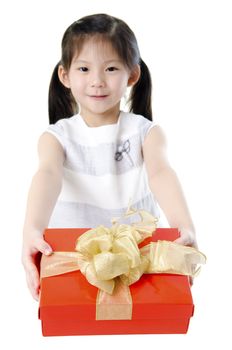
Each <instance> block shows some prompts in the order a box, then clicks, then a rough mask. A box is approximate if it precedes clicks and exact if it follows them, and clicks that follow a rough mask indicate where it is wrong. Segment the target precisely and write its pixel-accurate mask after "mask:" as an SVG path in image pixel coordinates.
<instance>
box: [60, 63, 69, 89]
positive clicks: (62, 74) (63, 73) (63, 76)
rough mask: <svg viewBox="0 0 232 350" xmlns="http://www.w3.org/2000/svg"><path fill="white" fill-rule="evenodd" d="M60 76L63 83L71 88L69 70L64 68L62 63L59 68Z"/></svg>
mask: <svg viewBox="0 0 232 350" xmlns="http://www.w3.org/2000/svg"><path fill="white" fill-rule="evenodd" d="M58 77H59V79H60V81H61V83H62V84H63V85H64V86H65V87H66V88H68V89H69V88H70V82H69V77H68V73H67V71H66V70H65V69H64V67H63V66H62V65H59V68H58Z"/></svg>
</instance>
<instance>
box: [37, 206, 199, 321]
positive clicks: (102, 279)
mask: <svg viewBox="0 0 232 350" xmlns="http://www.w3.org/2000/svg"><path fill="white" fill-rule="evenodd" d="M136 213H137V214H139V215H140V217H141V221H140V222H137V223H133V224H131V225H126V224H118V222H117V220H116V219H114V220H113V222H114V224H113V226H112V227H111V228H106V227H104V226H102V225H101V226H98V227H96V228H94V229H91V230H88V231H87V232H85V233H84V234H82V235H81V236H80V237H79V238H78V239H77V243H76V247H75V250H76V251H75V252H54V253H53V254H52V255H51V256H44V255H43V256H42V261H41V277H49V276H54V275H59V274H63V273H67V272H70V271H75V270H80V271H81V273H82V274H84V275H85V277H86V279H87V280H88V282H89V283H90V284H92V285H94V286H96V287H97V288H99V290H100V291H102V293H100V294H99V295H98V298H97V299H98V300H97V304H99V303H100V304H102V303H103V304H104V303H106V304H107V303H108V304H110V301H109V300H111V299H109V297H107V295H105V293H107V294H108V295H109V294H110V295H112V294H114V297H115V308H116V309H117V310H118V305H117V303H118V304H119V300H121V299H123V300H124V299H126V301H125V305H128V304H131V297H130V293H129V288H128V286H129V285H131V284H133V283H135V282H136V281H138V280H139V279H140V277H141V276H142V275H143V274H144V273H172V274H183V275H189V276H194V275H195V274H196V273H197V272H198V271H199V269H197V268H196V266H197V265H198V264H203V263H205V260H206V258H205V256H204V254H202V253H200V252H199V251H197V250H196V249H194V248H191V247H185V246H182V245H179V244H176V243H173V242H170V241H158V242H151V243H149V244H148V245H146V246H144V247H142V248H140V249H139V247H138V245H139V244H140V243H141V242H143V241H144V239H145V238H147V237H151V236H152V233H153V232H154V231H155V229H156V226H157V221H158V220H157V219H156V218H154V217H153V216H152V215H151V214H150V213H148V212H146V211H144V210H140V211H136V210H135V209H131V208H129V209H128V210H127V212H126V214H125V216H130V215H134V214H136ZM116 282H117V283H116ZM116 286H117V288H115V287H116ZM104 292H105V293H104ZM107 300H108V301H107ZM128 300H129V301H128ZM125 305H124V306H123V307H125ZM113 308H114V307H113ZM117 310H116V316H113V315H112V306H111V310H110V316H109V317H110V319H112V318H113V319H115V318H116V319H118V318H121V316H120V315H121V311H120V312H119V314H118V311H117ZM98 313H101V312H100V311H99V312H98ZM107 313H108V311H106V308H104V311H103V316H97V318H98V319H102V317H103V319H107V317H108V316H107ZM123 313H124V312H123ZM129 314H131V308H130V310H129ZM126 317H127V318H128V316H126ZM123 318H124V316H123Z"/></svg>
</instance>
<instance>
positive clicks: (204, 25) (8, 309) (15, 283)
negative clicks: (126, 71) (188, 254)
mask: <svg viewBox="0 0 232 350" xmlns="http://www.w3.org/2000/svg"><path fill="white" fill-rule="evenodd" d="M0 6H1V8H0V16H1V18H0V25H1V28H0V36H1V38H0V45H1V51H0V60H1V65H0V69H1V71H0V79H1V84H0V89H1V95H0V96H1V105H0V106H1V107H0V108H1V109H0V111H1V114H0V115H1V116H0V118H1V124H0V141H1V147H0V150H1V182H0V184H1V191H0V193H1V203H2V205H1V227H2V230H1V247H0V259H1V260H0V263H1V299H0V300H1V310H0V317H1V322H2V323H1V334H2V335H1V337H0V341H1V342H2V343H4V345H3V346H1V348H3V347H4V349H11V348H13V347H14V346H15V344H14V342H15V341H16V343H17V345H18V346H19V347H20V348H21V347H24V348H31V349H35V350H37V349H49V350H52V349H56V350H59V349H68V348H80V347H83V346H86V347H88V348H90V347H91V348H95V349H100V347H103V348H105V347H107V346H108V347H110V348H111V349H118V348H121V347H122V346H124V347H125V346H129V347H130V348H131V349H132V348H134V349H139V348H140V347H144V346H150V347H152V348H153V347H154V348H155V349H159V348H162V349H164V350H166V349H180V350H181V349H189V350H192V349H197V348H201V349H203V348H206V347H207V349H210V348H211V347H212V346H215V347H218V346H220V348H221V349H228V348H231V343H232V342H231V336H230V332H231V312H232V310H231V305H232V303H231V295H232V290H231V287H230V286H229V283H230V279H231V278H230V276H231V268H229V266H231V261H230V257H231V243H232V239H231V194H232V191H231V178H232V172H231V164H230V163H231V146H232V142H231V127H230V126H231V123H230V119H231V116H232V113H231V112H232V103H231V96H232V94H231V93H232V63H231V62H232V47H231V43H232V40H231V39H232V38H231V33H232V20H231V18H232V10H231V6H232V2H231V1H224V0H218V1H214V0H212V1H206V0H195V1H189V0H182V1H181V0H173V1H171V0H170V1H165V0H163V1H161V0H160V1H155V0H153V1H151V0H141V1H135V0H134V1H115V0H114V1H111V0H105V1H104V0H102V1H101V0H98V1H94V0H92V1H88V0H85V1H78V0H76V1H71V0H70V1H69V0H66V1H59V0H56V1H41V0H40V1H29V0H28V1H26V0H21V1H16V0H15V1H10V0H8V1H2V2H1V5H0ZM99 12H104V13H109V14H111V15H114V16H118V17H120V18H122V19H124V20H125V21H126V22H127V23H128V24H129V26H130V27H131V28H132V29H133V30H134V32H135V34H136V36H137V39H138V42H139V46H140V50H141V56H142V57H143V60H144V61H145V62H146V63H147V65H148V66H149V67H150V70H151V72H152V77H153V86H154V92H153V109H154V119H155V120H157V121H158V122H159V124H160V125H161V126H162V127H163V129H164V130H165V132H166V135H167V138H168V143H169V154H170V159H171V163H172V165H173V167H174V168H175V170H176V171H177V173H178V175H179V178H180V180H181V182H182V185H183V188H184V190H185V194H186V197H187V199H188V203H189V207H190V209H191V212H192V216H193V218H194V221H195V225H196V227H197V235H198V243H199V247H200V249H201V250H202V251H203V252H204V253H205V254H206V255H207V257H208V262H207V265H206V266H204V267H203V270H202V272H201V274H200V276H199V277H198V278H197V279H196V281H195V284H194V286H193V289H192V292H193V297H194V301H195V304H196V311H195V315H194V317H193V318H192V320H191V324H190V328H189V332H188V334H187V335H134V336H93V337H59V338H56V337H54V338H43V337H42V336H41V330H40V322H39V321H38V320H37V306H38V305H37V303H36V302H35V301H34V300H33V299H32V298H31V297H30V295H29V292H28V290H27V287H26V282H25V280H24V271H23V269H22V266H21V263H20V255H21V240H22V238H21V237H22V225H23V220H24V211H25V203H26V196H27V190H28V187H29V185H30V181H31V177H32V175H33V173H34V171H35V169H36V164H37V155H36V145H37V139H38V137H39V135H40V133H41V132H42V131H43V130H44V129H45V128H46V127H47V124H48V119H47V90H48V84H49V80H50V75H51V72H52V69H53V67H54V66H55V64H56V63H57V62H58V60H59V59H60V42H61V38H62V35H63V32H64V31H65V29H66V28H67V27H68V26H69V25H70V24H71V23H72V22H73V21H75V20H77V19H79V18H80V17H82V16H84V15H88V14H93V13H99ZM13 344H14V345H13Z"/></svg>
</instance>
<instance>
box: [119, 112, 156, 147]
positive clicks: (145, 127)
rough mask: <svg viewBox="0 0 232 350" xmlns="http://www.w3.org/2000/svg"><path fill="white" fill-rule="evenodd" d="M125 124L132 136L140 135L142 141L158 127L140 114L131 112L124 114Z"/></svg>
mask: <svg viewBox="0 0 232 350" xmlns="http://www.w3.org/2000/svg"><path fill="white" fill-rule="evenodd" d="M122 114H123V118H122V120H123V124H124V126H125V128H126V129H127V130H129V131H130V133H131V134H140V135H141V138H142V141H143V140H144V139H145V137H146V135H147V134H148V133H149V131H150V130H151V129H152V128H153V127H154V126H156V125H157V123H155V122H154V121H151V120H148V119H147V118H145V117H144V116H142V115H140V114H134V113H131V112H122Z"/></svg>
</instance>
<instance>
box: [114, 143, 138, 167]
mask: <svg viewBox="0 0 232 350" xmlns="http://www.w3.org/2000/svg"><path fill="white" fill-rule="evenodd" d="M129 152H130V141H129V140H126V141H125V142H123V144H122V145H119V146H117V151H116V152H115V156H114V159H115V160H116V161H121V160H122V159H123V153H125V155H126V156H127V159H128V160H129V162H130V164H131V165H133V161H132V159H131V157H130V155H129Z"/></svg>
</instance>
